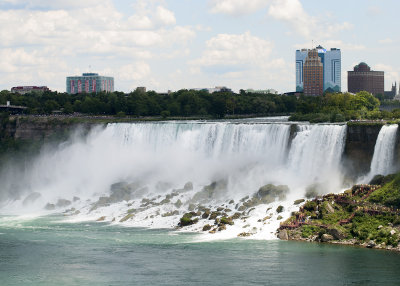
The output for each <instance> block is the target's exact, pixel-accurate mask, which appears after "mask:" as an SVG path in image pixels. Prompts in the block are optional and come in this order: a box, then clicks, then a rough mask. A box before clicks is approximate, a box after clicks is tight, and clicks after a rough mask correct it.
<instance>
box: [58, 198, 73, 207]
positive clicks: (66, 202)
mask: <svg viewBox="0 0 400 286" xmlns="http://www.w3.org/2000/svg"><path fill="white" fill-rule="evenodd" d="M70 204H71V201H69V200H65V199H59V200H58V201H57V204H56V205H57V207H59V208H63V207H67V206H69V205H70Z"/></svg>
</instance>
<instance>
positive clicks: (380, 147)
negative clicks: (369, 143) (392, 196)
mask: <svg viewBox="0 0 400 286" xmlns="http://www.w3.org/2000/svg"><path fill="white" fill-rule="evenodd" d="M397 129H398V125H397V124H393V125H384V126H382V129H381V130H380V132H379V135H378V138H377V139H376V143H375V149H374V156H373V158H372V161H371V171H370V175H369V177H370V178H372V177H373V176H374V175H377V174H380V175H388V174H390V173H392V172H393V171H394V169H393V163H394V162H393V160H394V149H395V143H396V135H397Z"/></svg>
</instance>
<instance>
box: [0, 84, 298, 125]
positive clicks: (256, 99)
mask: <svg viewBox="0 0 400 286" xmlns="http://www.w3.org/2000/svg"><path fill="white" fill-rule="evenodd" d="M6 101H10V102H11V103H12V104H13V105H19V106H26V107H27V108H28V109H27V111H26V112H27V113H28V114H51V113H52V112H54V111H59V112H62V113H64V114H71V113H73V112H78V113H82V114H90V115H117V116H122V115H124V114H125V115H127V116H133V117H143V116H161V117H162V118H167V117H170V116H172V117H192V116H196V117H203V118H208V117H215V118H222V117H224V116H226V115H258V116H261V115H271V114H289V113H293V112H295V111H296V105H297V102H298V100H297V99H296V97H295V96H285V95H283V96H281V95H275V94H267V95H263V94H249V93H245V92H244V91H242V92H241V93H240V94H236V93H230V92H216V93H213V94H210V93H208V92H207V91H195V90H179V91H177V92H173V93H171V94H167V95H165V94H157V93H156V92H154V91H148V92H143V91H139V90H136V91H133V92H131V93H128V94H125V93H122V92H113V93H105V92H100V93H97V94H95V93H91V94H87V93H82V94H75V95H72V94H67V93H58V92H44V93H28V94H25V95H19V94H13V93H11V92H9V91H6V90H3V91H1V92H0V104H6Z"/></svg>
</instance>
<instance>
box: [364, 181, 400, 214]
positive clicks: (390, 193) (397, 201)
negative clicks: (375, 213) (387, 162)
mask: <svg viewBox="0 0 400 286" xmlns="http://www.w3.org/2000/svg"><path fill="white" fill-rule="evenodd" d="M399 190H400V173H399V174H397V175H396V176H395V177H394V178H393V179H392V180H391V181H390V182H388V183H386V184H385V185H384V186H383V187H382V188H380V189H379V190H377V191H375V192H374V193H373V194H371V196H370V197H369V201H370V202H373V203H381V204H383V205H385V206H394V207H397V208H400V191H399Z"/></svg>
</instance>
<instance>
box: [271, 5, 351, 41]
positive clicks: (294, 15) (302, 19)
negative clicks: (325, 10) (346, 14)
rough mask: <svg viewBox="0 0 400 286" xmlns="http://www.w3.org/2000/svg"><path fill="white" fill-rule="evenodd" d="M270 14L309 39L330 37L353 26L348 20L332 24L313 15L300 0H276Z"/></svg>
mask: <svg viewBox="0 0 400 286" xmlns="http://www.w3.org/2000/svg"><path fill="white" fill-rule="evenodd" d="M268 15H269V16H271V17H272V18H274V19H277V20H280V21H283V22H286V23H287V24H288V25H289V26H290V27H291V29H293V30H294V31H295V32H296V33H298V34H300V35H301V36H303V37H305V38H307V39H323V38H329V37H331V36H332V35H333V34H335V33H338V32H340V31H343V30H348V29H351V28H352V27H353V26H352V25H351V24H350V23H348V22H344V23H341V24H331V23H328V22H324V21H323V20H321V19H319V18H317V17H314V16H311V15H309V14H308V13H307V12H306V11H305V10H304V8H303V5H302V4H301V2H300V1H299V0H274V2H273V3H272V4H271V5H270V6H269V9H268Z"/></svg>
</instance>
